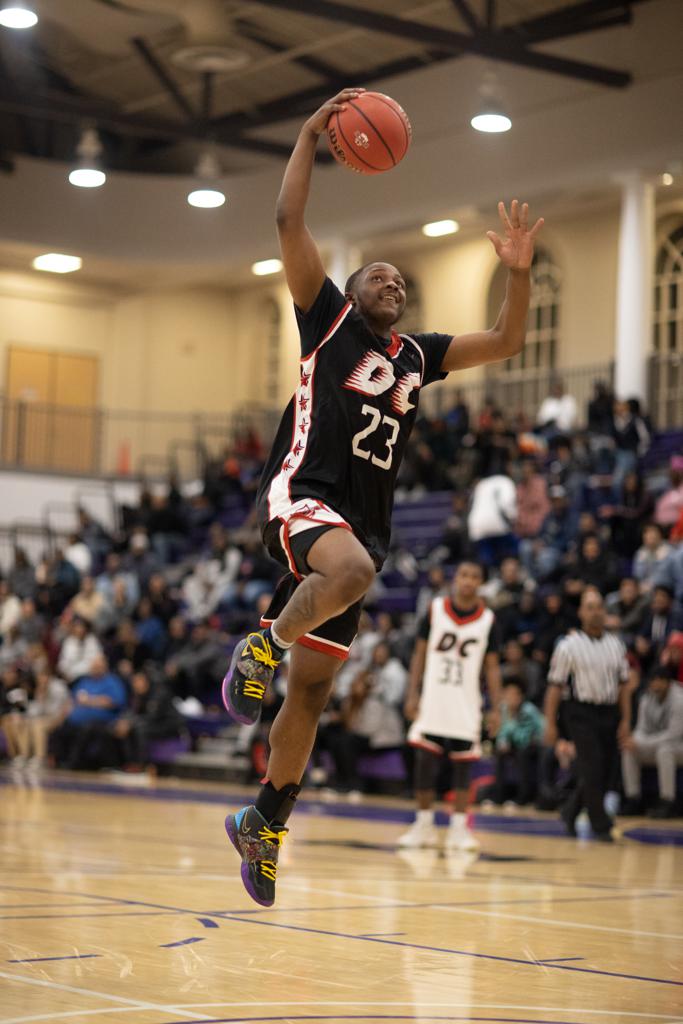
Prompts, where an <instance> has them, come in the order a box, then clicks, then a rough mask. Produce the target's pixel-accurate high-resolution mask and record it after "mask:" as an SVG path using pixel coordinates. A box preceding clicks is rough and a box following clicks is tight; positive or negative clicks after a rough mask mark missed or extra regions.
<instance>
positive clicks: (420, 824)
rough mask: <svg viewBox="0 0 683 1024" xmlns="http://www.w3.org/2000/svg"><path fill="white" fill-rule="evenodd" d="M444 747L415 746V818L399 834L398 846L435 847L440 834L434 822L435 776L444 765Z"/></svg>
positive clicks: (414, 847) (411, 847) (434, 745)
mask: <svg viewBox="0 0 683 1024" xmlns="http://www.w3.org/2000/svg"><path fill="white" fill-rule="evenodd" d="M442 757H443V748H442V747H440V746H438V745H437V744H436V743H434V744H433V746H430V748H429V749H427V748H426V747H416V749H415V776H414V779H415V783H414V784H415V802H416V803H417V811H416V814H415V821H414V822H413V824H412V825H411V826H410V828H409V829H408V831H407V832H404V833H403V835H402V836H399V840H398V845H399V846H400V847H402V848H403V849H418V848H420V847H423V846H436V845H437V843H438V835H437V831H436V826H435V824H434V802H435V800H436V779H437V776H438V773H439V768H440V767H441V759H442Z"/></svg>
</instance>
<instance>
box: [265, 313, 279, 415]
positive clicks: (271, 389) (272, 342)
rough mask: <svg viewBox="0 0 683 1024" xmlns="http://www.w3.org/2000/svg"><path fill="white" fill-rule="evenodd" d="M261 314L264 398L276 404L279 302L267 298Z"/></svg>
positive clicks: (270, 403)
mask: <svg viewBox="0 0 683 1024" xmlns="http://www.w3.org/2000/svg"><path fill="white" fill-rule="evenodd" d="M263 315H264V319H265V334H266V359H265V364H266V373H265V377H266V379H265V388H264V392H265V399H266V402H267V403H268V405H277V402H278V398H279V389H280V347H281V340H282V339H281V333H282V332H281V322H282V315H281V313H280V305H279V303H277V302H276V301H275V299H267V300H266V302H265V303H264V314H263Z"/></svg>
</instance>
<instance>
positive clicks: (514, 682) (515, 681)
mask: <svg viewBox="0 0 683 1024" xmlns="http://www.w3.org/2000/svg"><path fill="white" fill-rule="evenodd" d="M508 686H516V687H517V689H518V690H519V692H520V693H521V695H522V697H526V685H525V683H524V680H523V679H522V677H521V676H508V677H507V679H504V680H503V689H504V690H505V689H506V688H507V687H508Z"/></svg>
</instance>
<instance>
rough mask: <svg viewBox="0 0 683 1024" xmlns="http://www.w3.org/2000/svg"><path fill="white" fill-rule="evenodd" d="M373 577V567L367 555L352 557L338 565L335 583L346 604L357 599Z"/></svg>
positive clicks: (367, 587) (367, 588) (366, 588)
mask: <svg viewBox="0 0 683 1024" xmlns="http://www.w3.org/2000/svg"><path fill="white" fill-rule="evenodd" d="M374 578H375V567H374V565H373V563H372V560H371V559H370V557H369V556H365V557H359V558H354V559H353V560H350V561H348V562H347V563H346V564H345V565H343V566H340V568H339V572H338V573H337V574H335V585H336V586H337V588H338V590H339V593H340V595H341V597H342V598H343V599H344V601H345V602H346V604H347V605H349V604H353V603H354V601H359V600H360V598H361V597H363V595H364V594H365V593H367V591H368V590H369V588H370V585H371V584H372V581H373V580H374Z"/></svg>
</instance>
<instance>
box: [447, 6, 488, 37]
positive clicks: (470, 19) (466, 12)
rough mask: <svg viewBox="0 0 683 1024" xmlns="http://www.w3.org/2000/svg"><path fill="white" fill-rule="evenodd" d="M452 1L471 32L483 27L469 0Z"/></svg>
mask: <svg viewBox="0 0 683 1024" xmlns="http://www.w3.org/2000/svg"><path fill="white" fill-rule="evenodd" d="M451 3H452V4H453V6H454V7H455V9H456V11H457V12H458V14H459V15H460V17H461V18H462V20H463V21H464V22H465V24H466V25H467V27H468V29H469V30H470V32H479V30H480V29H481V25H480V24H479V19H478V18H477V16H476V14H475V13H474V11H473V10H472V8H471V7H470V5H469V2H468V0H451Z"/></svg>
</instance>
